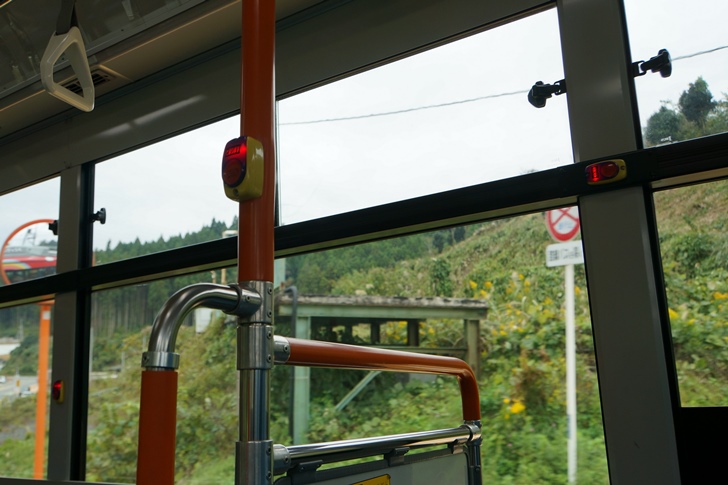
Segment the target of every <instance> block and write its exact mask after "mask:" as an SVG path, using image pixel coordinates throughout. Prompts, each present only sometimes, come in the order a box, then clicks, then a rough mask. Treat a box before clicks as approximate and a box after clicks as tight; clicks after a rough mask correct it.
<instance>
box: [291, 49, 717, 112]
mask: <svg viewBox="0 0 728 485" xmlns="http://www.w3.org/2000/svg"><path fill="white" fill-rule="evenodd" d="M722 49H728V45H724V46H720V47H715V48H713V49H708V50H704V51H699V52H693V53H692V54H686V55H684V56H678V57H673V58H672V62H675V61H681V60H683V59H690V58H691V57H698V56H702V55H705V54H712V53H713V52H716V51H719V50H722ZM518 94H528V90H525V91H511V92H507V93H498V94H488V95H485V96H478V97H477V98H469V99H459V100H456V101H448V102H447V103H438V104H427V105H422V106H414V107H412V108H405V109H398V110H394V111H381V112H378V113H367V114H361V115H354V116H342V117H338V118H323V119H318V120H306V121H291V122H288V123H280V125H281V126H290V125H314V124H317V123H331V122H334V121H351V120H361V119H365V118H376V117H379V116H391V115H398V114H402V113H411V112H413V111H422V110H426V109H435V108H444V107H446V106H455V105H458V104H466V103H474V102H476V101H482V100H485V99H493V98H503V97H506V96H515V95H518Z"/></svg>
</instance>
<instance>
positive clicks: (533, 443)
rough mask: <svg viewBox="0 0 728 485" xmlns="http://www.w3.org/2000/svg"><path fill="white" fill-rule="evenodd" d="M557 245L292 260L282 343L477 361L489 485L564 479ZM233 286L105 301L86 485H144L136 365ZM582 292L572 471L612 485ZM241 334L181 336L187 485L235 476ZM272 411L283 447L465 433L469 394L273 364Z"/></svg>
mask: <svg viewBox="0 0 728 485" xmlns="http://www.w3.org/2000/svg"><path fill="white" fill-rule="evenodd" d="M513 241H518V244H513ZM551 243H553V241H551V239H550V238H549V236H548V233H547V229H546V225H545V223H544V217H543V215H542V214H533V215H528V216H523V217H518V218H513V219H508V220H501V221H496V222H489V223H484V224H476V225H471V226H465V227H454V228H447V229H441V230H437V231H433V232H429V233H424V234H417V235H412V236H407V237H400V238H393V239H387V240H382V241H376V242H372V243H367V244H360V245H355V246H351V247H346V248H340V249H333V250H327V251H322V252H317V253H310V254H306V255H299V256H293V257H288V258H286V259H285V260H279V261H277V262H276V265H277V266H276V268H277V271H276V282H275V285H274V286H275V288H276V290H275V291H276V295H275V303H274V309H275V311H274V321H275V328H276V333H277V334H279V335H285V336H296V337H298V338H312V339H319V340H329V341H338V342H346V343H354V344H358V345H373V346H378V347H385V348H397V349H405V350H413V351H421V352H427V353H436V354H444V355H452V356H456V357H459V358H463V359H465V360H467V361H468V362H469V363H471V365H472V366H473V367H474V368H475V369H476V372H477V373H478V376H479V382H480V392H481V403H482V411H483V414H484V416H483V423H484V430H485V432H484V448H485V449H484V450H483V456H485V457H488V459H486V460H484V461H483V463H484V466H483V476H484V478H486V479H489V481H491V482H500V481H503V480H511V481H513V483H542V482H544V481H547V480H550V479H553V478H554V477H558V479H559V480H563V481H566V474H567V438H566V436H567V416H566V400H567V396H566V385H565V380H566V376H565V372H566V363H565V350H564V348H565V329H564V293H565V291H564V290H565V288H564V270H563V269H562V268H558V267H547V266H546V259H547V251H546V249H547V246H548V245H549V244H551ZM235 276H236V275H235V269H234V268H227V269H225V272H224V273H223V270H222V269H218V270H215V271H213V272H209V271H208V272H203V273H199V274H196V275H191V276H185V277H179V278H174V279H169V280H162V281H157V282H152V283H149V284H144V285H137V286H130V287H124V288H118V289H113V290H107V291H102V292H97V293H95V294H94V297H93V304H92V328H93V341H94V345H93V352H92V354H93V363H92V370H93V372H92V375H91V379H92V380H91V382H90V389H89V434H88V447H87V449H88V455H87V458H88V461H87V470H88V478H89V479H91V480H95V481H111V482H117V483H132V482H133V481H134V470H135V463H136V439H137V425H138V423H137V416H138V403H139V383H140V356H141V353H142V351H143V350H145V349H146V346H147V337H148V335H149V330H150V325H151V323H152V321H153V319H154V316H155V314H156V313H157V312H158V310H159V308H160V307H161V305H162V304H163V303H164V301H165V300H166V299H167V298H168V297H169V295H171V294H172V293H173V292H174V291H176V290H177V289H179V288H181V287H183V286H185V285H187V284H190V283H193V282H217V283H220V282H223V281H224V282H232V281H235ZM574 294H575V310H576V311H575V322H576V352H575V359H576V375H577V388H576V396H577V426H576V429H577V438H578V439H577V445H578V465H577V472H576V473H577V476H578V478H579V481H580V482H581V481H583V482H585V483H606V482H607V464H606V455H605V449H604V438H603V430H602V418H601V409H600V404H599V392H598V386H597V378H596V369H595V360H594V350H593V345H592V334H591V324H590V318H589V306H588V301H587V291H586V281H585V276H584V270H583V266H581V265H577V266H576V276H575V287H574ZM235 326H236V323H235V321H234V319H231V318H229V317H227V318H226V316H225V315H223V314H220V313H218V312H209V311H205V310H201V311H198V310H196V311H195V313H194V314H193V315H191V316H190V317H189V318H188V320H186V321H185V323H184V325H183V327H182V329H181V332H180V337H179V339H178V350H179V353H180V359H181V365H180V374H179V378H180V393H179V404H178V409H179V411H178V424H177V430H178V431H177V479H178V480H184V481H185V483H205V484H217V483H220V484H222V483H230V482H231V481H232V480H233V477H234V443H235V441H236V440H237V439H238V438H237V432H238V429H237V422H238V417H237V409H236V406H237V404H236V403H237V395H238V393H237V390H236V382H237V373H236V369H235V366H236V360H235ZM354 389H358V390H357V391H355V392H353V393H352V390H354ZM112 394H113V395H114V396H115V399H113V400H109V399H105V398H104V396H108V395H112ZM271 398H272V401H271V436H272V439H273V440H274V441H275V442H276V443H281V444H285V445H290V444H302V443H312V442H320V441H325V440H338V439H347V438H355V437H363V436H375V435H377V434H391V433H400V432H409V431H421V430H425V429H427V428H432V429H437V428H447V427H451V426H458V425H459V424H460V423H461V422H462V415H461V410H460V402H459V401H460V399H459V391H458V388H457V384H456V382H454V381H452V380H449V379H447V378H427V377H425V378H423V377H421V376H416V375H406V374H388V373H383V374H379V375H370V374H368V373H367V372H363V371H348V370H336V371H335V370H330V369H307V368H290V367H286V366H276V367H275V368H274V370H273V376H272V392H271ZM108 456H114V457H116V458H115V460H113V461H109V460H108ZM199 463H205V466H199Z"/></svg>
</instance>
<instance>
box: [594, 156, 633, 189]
mask: <svg viewBox="0 0 728 485" xmlns="http://www.w3.org/2000/svg"><path fill="white" fill-rule="evenodd" d="M626 176H627V165H626V164H625V163H624V160H606V161H604V162H597V163H592V164H591V165H589V166H588V167H586V182H587V183H588V184H590V185H597V184H604V183H608V182H616V181H617V180H622V179H623V178H625V177H626Z"/></svg>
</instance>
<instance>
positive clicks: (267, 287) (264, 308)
mask: <svg viewBox="0 0 728 485" xmlns="http://www.w3.org/2000/svg"><path fill="white" fill-rule="evenodd" d="M240 288H241V289H242V291H243V293H246V292H249V293H250V294H258V295H259V297H260V304H259V306H258V308H257V309H256V311H255V312H252V313H248V314H244V315H241V314H237V315H240V318H239V323H240V324H246V323H273V283H272V282H270V281H243V282H241V283H240Z"/></svg>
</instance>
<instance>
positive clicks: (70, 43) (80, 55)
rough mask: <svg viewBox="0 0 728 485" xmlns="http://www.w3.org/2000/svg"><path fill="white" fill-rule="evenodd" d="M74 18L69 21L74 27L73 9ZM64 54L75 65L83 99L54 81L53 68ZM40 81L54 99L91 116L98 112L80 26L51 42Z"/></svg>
mask: <svg viewBox="0 0 728 485" xmlns="http://www.w3.org/2000/svg"><path fill="white" fill-rule="evenodd" d="M70 15H71V17H69V21H70V23H73V20H71V19H72V16H73V9H71V13H70ZM59 25H60V21H59ZM62 30H65V29H62ZM64 53H65V54H66V57H67V58H68V61H69V62H70V63H71V68H72V69H73V71H74V72H75V73H76V76H77V77H78V81H79V83H80V84H81V89H82V90H83V96H79V95H78V94H76V93H74V92H73V91H71V90H70V89H68V88H65V87H63V86H61V85H60V84H58V83H56V82H55V81H54V79H53V67H54V66H55V64H56V62H57V61H58V59H59V58H60V57H61V55H63V54H64ZM40 80H41V83H42V84H43V87H44V88H45V90H46V91H47V92H48V94H50V95H51V96H54V97H56V98H58V99H60V100H61V101H64V102H66V103H68V104H70V105H71V106H73V107H76V108H78V109H80V110H82V111H86V112H88V111H91V110H93V109H94V97H95V92H94V83H93V80H92V79H91V69H90V68H89V65H88V58H87V57H86V47H85V46H84V44H83V38H82V37H81V31H80V30H79V29H78V27H77V26H75V25H72V26H69V28H68V30H67V31H66V32H63V33H56V34H54V35H53V36H51V40H50V41H49V42H48V46H47V47H46V50H45V52H44V53H43V58H42V59H41V61H40Z"/></svg>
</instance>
